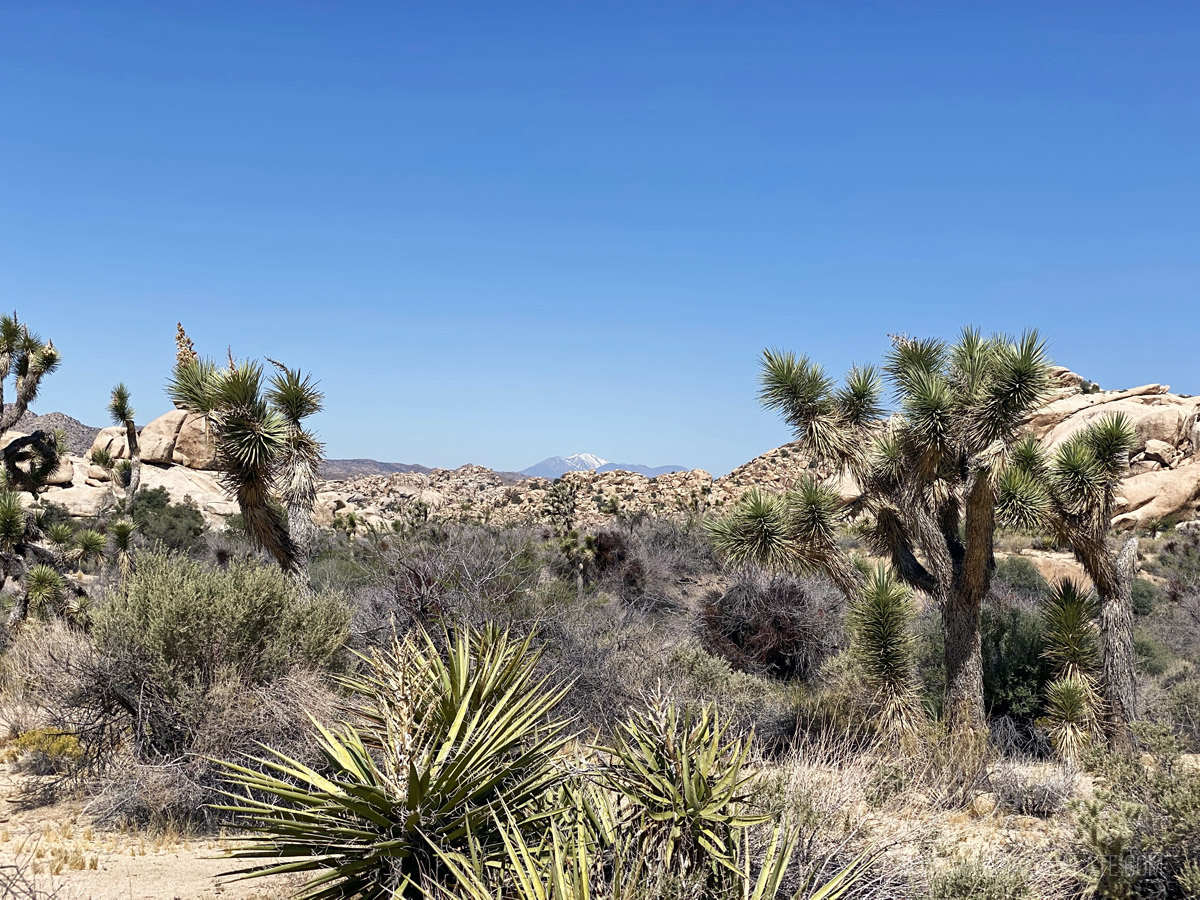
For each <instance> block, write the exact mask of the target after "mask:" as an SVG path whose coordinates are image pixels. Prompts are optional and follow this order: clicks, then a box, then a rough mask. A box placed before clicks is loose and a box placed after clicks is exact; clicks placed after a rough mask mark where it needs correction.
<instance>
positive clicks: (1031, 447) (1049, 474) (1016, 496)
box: [999, 413, 1138, 747]
mask: <svg viewBox="0 0 1200 900" xmlns="http://www.w3.org/2000/svg"><path fill="white" fill-rule="evenodd" d="M1134 443H1135V434H1134V430H1133V426H1132V425H1131V424H1130V422H1129V419H1128V418H1126V417H1125V416H1124V415H1121V414H1119V413H1118V414H1116V415H1109V416H1105V417H1104V418H1102V419H1099V420H1098V421H1096V422H1093V423H1092V424H1091V425H1089V426H1088V427H1087V428H1085V429H1083V430H1081V431H1078V432H1076V433H1075V434H1073V435H1072V436H1071V437H1069V438H1068V439H1067V440H1066V441H1064V442H1063V443H1062V444H1060V445H1059V446H1058V448H1057V449H1055V450H1054V452H1053V453H1051V452H1048V451H1047V450H1046V448H1045V447H1043V446H1042V444H1041V442H1039V441H1038V440H1037V439H1036V438H1034V437H1033V436H1032V435H1027V436H1026V437H1025V438H1023V439H1022V440H1021V441H1020V442H1019V443H1018V444H1017V446H1016V447H1015V448H1014V452H1013V459H1012V464H1011V465H1010V466H1009V467H1008V468H1007V470H1006V471H1005V472H1004V474H1003V476H1002V477H1001V479H1000V504H999V512H1000V515H1001V517H1002V519H1003V520H1004V521H1006V522H1008V523H1011V524H1013V525H1017V526H1020V527H1025V528H1030V529H1049V530H1050V531H1052V532H1053V533H1054V534H1055V535H1056V536H1057V538H1058V540H1059V542H1060V543H1062V544H1064V545H1065V546H1068V547H1070V548H1071V549H1072V551H1073V552H1074V554H1075V558H1076V559H1078V560H1079V562H1080V564H1081V565H1082V566H1083V568H1084V571H1085V572H1087V574H1088V577H1090V578H1091V579H1092V584H1094V585H1095V587H1096V593H1097V594H1098V595H1099V598H1100V637H1101V640H1100V648H1101V679H1100V681H1101V691H1102V694H1103V699H1104V708H1103V721H1104V728H1105V733H1106V736H1107V738H1108V741H1109V743H1110V744H1111V745H1113V746H1115V747H1125V746H1128V745H1129V744H1130V742H1131V737H1130V733H1129V724H1130V722H1132V721H1133V719H1134V716H1135V714H1136V708H1135V704H1136V696H1135V691H1134V686H1135V683H1136V682H1135V677H1134V668H1133V581H1134V576H1135V574H1136V570H1137V546H1138V541H1137V538H1136V537H1130V538H1128V539H1127V540H1125V541H1123V542H1122V543H1121V545H1120V547H1119V548H1118V547H1116V546H1113V545H1112V543H1111V542H1110V539H1109V538H1110V535H1109V532H1110V530H1111V522H1112V514H1113V507H1114V504H1115V502H1116V496H1117V489H1118V487H1119V485H1120V482H1121V476H1122V474H1123V473H1124V472H1125V471H1126V469H1127V468H1128V464H1129V453H1130V451H1131V450H1132V449H1133V447H1134Z"/></svg>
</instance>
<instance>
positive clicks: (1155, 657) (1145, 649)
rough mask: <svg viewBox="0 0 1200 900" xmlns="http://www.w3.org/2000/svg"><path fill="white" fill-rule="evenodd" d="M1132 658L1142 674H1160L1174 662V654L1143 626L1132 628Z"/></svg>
mask: <svg viewBox="0 0 1200 900" xmlns="http://www.w3.org/2000/svg"><path fill="white" fill-rule="evenodd" d="M1133 660H1134V666H1135V667H1136V668H1137V670H1138V672H1140V673H1141V674H1143V675H1162V674H1164V673H1165V672H1166V671H1167V670H1168V669H1169V668H1171V664H1172V663H1174V662H1175V654H1173V653H1172V652H1171V650H1170V649H1169V648H1168V647H1166V646H1165V645H1164V644H1163V643H1162V642H1160V641H1159V640H1158V639H1157V638H1155V637H1154V636H1153V635H1152V634H1150V632H1148V631H1147V630H1146V629H1144V628H1135V629H1134V630H1133Z"/></svg>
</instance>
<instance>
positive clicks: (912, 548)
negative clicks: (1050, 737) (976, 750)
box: [713, 328, 1051, 731]
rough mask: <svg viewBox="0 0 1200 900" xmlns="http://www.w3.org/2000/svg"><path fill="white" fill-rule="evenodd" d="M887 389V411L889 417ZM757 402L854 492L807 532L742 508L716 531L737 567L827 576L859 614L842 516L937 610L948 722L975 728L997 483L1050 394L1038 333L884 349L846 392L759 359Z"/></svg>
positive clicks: (804, 365)
mask: <svg viewBox="0 0 1200 900" xmlns="http://www.w3.org/2000/svg"><path fill="white" fill-rule="evenodd" d="M885 383H886V384H887V385H889V386H890V387H891V389H892V393H893V395H894V400H895V404H896V412H895V414H894V415H892V416H891V417H889V418H886V419H885V418H884V415H885V413H884V405H883V391H884V386H885ZM760 384H761V390H760V392H759V399H760V401H761V402H762V404H763V405H764V406H765V407H767V408H768V409H772V410H775V411H776V412H778V413H779V414H780V415H781V416H782V417H783V419H784V420H785V421H786V422H787V423H788V424H789V425H790V426H791V427H792V429H793V431H794V433H795V435H796V438H797V440H798V442H799V443H800V445H801V447H802V449H803V452H804V453H805V454H806V455H807V456H808V458H809V459H810V461H811V462H813V463H815V464H817V465H818V466H820V467H825V468H827V469H830V470H834V471H836V472H839V473H841V474H844V475H849V476H851V478H852V479H853V482H854V483H855V484H857V486H858V487H859V489H860V491H861V493H860V495H859V497H858V498H857V499H856V500H855V501H854V502H852V503H851V504H850V505H849V506H848V507H847V508H846V509H845V510H842V509H841V506H840V504H836V505H834V506H833V508H832V509H830V508H828V506H826V505H825V504H819V503H818V504H811V503H810V504H808V507H807V508H808V510H809V512H810V513H811V514H812V515H811V516H810V517H809V518H808V519H807V520H806V521H804V523H803V524H804V527H793V525H792V523H790V522H789V519H790V516H789V515H787V514H786V513H785V511H786V510H787V508H788V507H789V505H791V503H792V501H790V500H787V499H785V500H782V501H778V502H767V501H764V500H763V499H762V498H761V497H757V498H750V499H748V500H747V502H745V503H744V504H743V505H742V506H740V507H739V508H737V509H736V510H735V511H734V512H733V513H732V514H731V515H730V516H729V517H727V518H726V519H724V520H722V521H720V522H718V523H716V524H715V526H714V530H713V534H714V539H715V540H716V542H717V544H718V546H720V547H721V549H722V550H723V551H724V552H725V553H726V554H727V555H728V556H729V557H730V558H731V559H732V560H734V561H743V562H750V561H753V562H757V563H761V564H766V565H771V566H774V567H780V566H793V567H797V568H810V569H817V570H819V571H823V572H824V574H826V575H828V576H829V577H830V578H832V579H833V580H834V582H835V583H836V584H838V585H839V587H840V588H841V589H842V591H843V593H845V594H846V596H847V598H848V599H849V600H850V601H851V602H854V601H856V600H857V598H858V595H859V592H860V590H861V589H862V586H863V584H864V578H863V576H862V574H861V572H859V571H858V570H857V567H856V566H854V564H853V561H852V560H851V559H850V558H849V557H848V556H846V555H845V554H838V553H834V552H833V551H832V548H831V546H830V540H829V535H830V534H832V533H833V532H834V531H835V530H836V527H837V524H838V522H837V516H838V514H839V513H840V512H846V513H851V514H853V515H856V516H860V517H861V518H862V522H863V523H864V525H863V532H864V534H865V535H866V536H867V538H868V541H869V543H870V546H871V549H872V550H873V551H874V552H875V553H876V554H878V555H880V556H883V557H884V558H885V559H887V560H889V562H890V564H891V567H892V570H893V572H894V573H895V576H896V577H897V578H899V579H900V580H901V581H903V582H904V583H906V584H908V585H909V586H911V587H913V588H916V589H918V590H921V591H923V592H925V593H926V594H928V595H929V596H930V597H931V598H932V599H933V600H934V602H935V603H937V605H938V606H939V608H940V609H941V611H942V625H943V632H944V637H945V641H944V643H945V648H946V671H947V679H946V703H945V710H946V715H947V717H948V718H949V719H950V721H951V725H952V727H953V728H954V730H955V731H957V730H959V728H960V727H965V728H968V729H979V728H981V727H982V726H983V720H984V705H983V668H982V660H981V653H980V643H979V619H980V610H981V605H982V601H983V598H984V596H985V595H986V594H987V590H988V587H989V585H990V581H991V573H992V568H993V549H994V542H995V529H996V505H997V500H998V493H999V488H998V485H999V482H1000V480H1001V478H1002V477H1003V475H1004V472H1005V470H1006V468H1007V467H1008V465H1009V460H1010V458H1011V456H1012V452H1013V449H1014V447H1015V446H1016V444H1017V442H1018V438H1019V434H1018V429H1019V426H1020V424H1021V422H1022V420H1023V419H1024V418H1025V417H1026V416H1027V415H1028V414H1029V413H1030V412H1031V411H1032V410H1034V409H1035V408H1037V406H1038V405H1039V404H1040V403H1041V402H1042V401H1043V400H1044V398H1045V397H1046V396H1047V395H1048V393H1049V390H1050V384H1051V382H1050V375H1049V360H1048V358H1047V355H1046V349H1045V343H1044V341H1043V340H1042V339H1041V338H1040V337H1039V336H1038V334H1037V333H1036V332H1032V331H1031V332H1027V333H1025V334H1023V335H1021V336H1020V337H1017V338H1011V337H1007V336H1004V335H995V336H992V337H984V336H983V335H982V334H981V333H980V332H978V331H976V330H974V329H970V328H968V329H965V330H964V331H963V332H962V334H961V336H960V337H959V340H958V341H957V343H955V344H952V345H951V344H947V343H945V342H943V341H940V340H936V339H914V338H910V337H907V336H893V338H892V349H891V351H890V352H889V353H888V354H887V356H886V358H885V360H884V363H883V365H882V367H880V368H878V369H876V368H874V367H870V366H867V367H854V368H852V369H851V370H850V372H849V374H848V375H847V377H846V378H845V379H844V380H843V382H842V383H841V385H838V384H836V383H835V382H834V380H833V379H832V378H830V377H829V376H827V375H826V374H825V372H824V370H823V369H822V368H821V366H819V365H818V364H817V363H815V362H813V361H812V360H810V359H809V358H807V357H804V356H797V355H796V354H794V353H790V352H783V351H776V350H767V351H764V353H763V357H762V361H761V372H760Z"/></svg>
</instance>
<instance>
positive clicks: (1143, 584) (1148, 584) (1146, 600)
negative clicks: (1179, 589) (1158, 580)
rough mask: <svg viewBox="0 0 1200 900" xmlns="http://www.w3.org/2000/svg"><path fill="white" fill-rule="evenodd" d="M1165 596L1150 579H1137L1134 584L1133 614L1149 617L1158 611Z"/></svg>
mask: <svg viewBox="0 0 1200 900" xmlns="http://www.w3.org/2000/svg"><path fill="white" fill-rule="evenodd" d="M1163 599H1164V595H1163V592H1162V589H1161V588H1159V586H1158V585H1157V584H1155V583H1154V582H1153V581H1151V580H1150V579H1149V578H1137V579H1135V580H1134V582H1133V614H1134V615H1135V616H1149V615H1152V614H1153V613H1154V611H1155V610H1156V609H1158V607H1159V604H1160V603H1162V601H1163Z"/></svg>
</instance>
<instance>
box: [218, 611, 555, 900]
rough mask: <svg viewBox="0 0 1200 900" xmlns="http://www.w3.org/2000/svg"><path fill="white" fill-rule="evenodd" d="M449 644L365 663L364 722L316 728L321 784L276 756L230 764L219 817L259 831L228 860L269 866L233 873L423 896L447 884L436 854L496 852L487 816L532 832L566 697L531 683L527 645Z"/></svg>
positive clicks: (336, 890)
mask: <svg viewBox="0 0 1200 900" xmlns="http://www.w3.org/2000/svg"><path fill="white" fill-rule="evenodd" d="M446 644H447V646H446V649H445V651H444V652H442V651H439V650H438V647H437V645H436V643H435V642H434V641H433V639H432V638H431V637H430V636H429V635H427V634H424V633H422V634H421V635H419V636H414V637H410V638H408V639H406V640H405V641H403V642H397V643H396V645H395V646H394V647H393V649H392V652H391V653H390V654H386V655H381V654H374V655H372V656H370V657H367V658H366V660H365V661H366V662H367V675H366V676H365V677H363V678H362V679H359V680H355V681H351V682H348V684H349V685H350V686H351V687H352V688H353V689H354V690H355V692H356V694H355V696H356V700H357V702H356V703H355V704H354V709H355V711H356V713H357V714H358V718H359V723H360V724H358V725H344V726H342V727H340V728H336V729H326V728H321V727H319V726H318V731H319V737H318V739H317V742H318V746H319V748H320V750H321V753H322V755H323V757H324V761H325V767H326V769H327V770H328V772H329V774H328V775H323V774H321V773H319V772H317V771H316V770H314V769H312V768H310V767H308V766H305V765H302V764H301V763H298V762H296V761H294V760H291V759H288V758H287V757H285V756H282V755H281V754H277V753H272V754H271V755H270V756H268V757H264V758H261V759H256V760H253V761H251V765H240V764H236V763H225V764H224V765H225V767H226V769H227V771H228V778H229V782H230V786H231V790H230V791H229V792H227V794H226V796H227V797H228V798H229V799H230V801H231V802H230V803H229V804H228V805H226V806H224V807H222V808H223V809H225V810H226V811H228V812H230V813H232V814H233V817H234V821H235V823H236V824H237V825H238V826H239V827H241V828H244V829H246V830H248V831H250V832H251V833H253V834H256V835H257V836H258V837H257V839H254V840H253V842H252V843H250V844H249V845H248V846H245V847H243V848H242V849H240V850H238V851H237V852H236V853H235V854H234V855H235V856H236V857H238V858H240V859H268V860H270V862H266V863H264V864H262V865H257V866H252V867H249V868H246V869H243V870H240V872H239V873H231V874H244V875H246V876H247V877H253V876H258V875H268V874H273V873H276V872H298V871H300V872H314V873H317V874H316V876H315V877H314V878H313V879H312V880H311V881H309V882H308V884H307V886H306V887H305V889H304V890H303V892H302V893H301V896H303V897H310V898H318V897H319V898H325V897H330V898H332V897H363V898H384V897H387V898H391V897H406V896H418V895H425V896H428V893H429V891H430V890H431V886H432V885H438V884H442V885H444V884H447V883H449V880H450V879H451V877H452V873H451V872H450V871H449V870H448V869H447V868H446V865H445V862H444V859H443V856H442V855H441V854H444V853H454V852H458V853H465V852H468V851H470V852H477V853H480V854H482V855H483V857H484V858H485V859H486V860H488V861H491V860H498V859H501V858H502V857H503V856H504V854H505V845H504V838H503V837H502V835H501V834H500V833H499V831H498V830H497V827H496V820H495V817H494V811H495V810H497V809H506V810H507V811H508V813H509V814H510V815H511V816H512V818H513V821H514V822H515V823H516V829H517V831H518V832H521V833H525V832H528V833H533V832H534V831H535V830H537V829H538V828H539V825H538V823H539V822H540V821H541V820H542V819H543V818H544V817H545V816H546V815H547V814H548V813H549V812H550V811H551V809H552V808H553V807H552V802H551V801H552V800H553V799H554V798H555V797H557V796H558V794H559V787H560V785H561V782H562V780H563V778H564V774H565V773H564V771H563V770H562V768H561V767H560V766H559V765H558V764H557V763H556V761H555V755H556V754H557V753H558V751H559V749H560V748H561V747H562V746H563V744H564V742H565V740H566V739H567V735H566V733H565V732H566V727H567V723H566V722H565V721H563V720H561V719H554V718H553V717H552V711H553V709H554V707H555V706H557V704H558V703H559V701H560V700H561V699H562V697H563V694H564V692H565V688H552V687H551V686H550V684H549V682H548V680H547V679H546V677H544V676H542V677H539V676H538V674H537V665H538V658H539V654H538V653H536V652H534V651H533V650H532V649H531V645H530V639H529V638H526V639H525V640H522V641H517V640H514V639H512V638H510V637H509V635H508V634H507V633H504V632H500V631H498V630H496V629H493V628H488V629H485V630H484V631H481V632H472V631H467V630H465V629H462V630H458V631H456V632H455V633H453V634H451V635H448V636H447V638H446ZM439 851H440V852H439Z"/></svg>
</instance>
